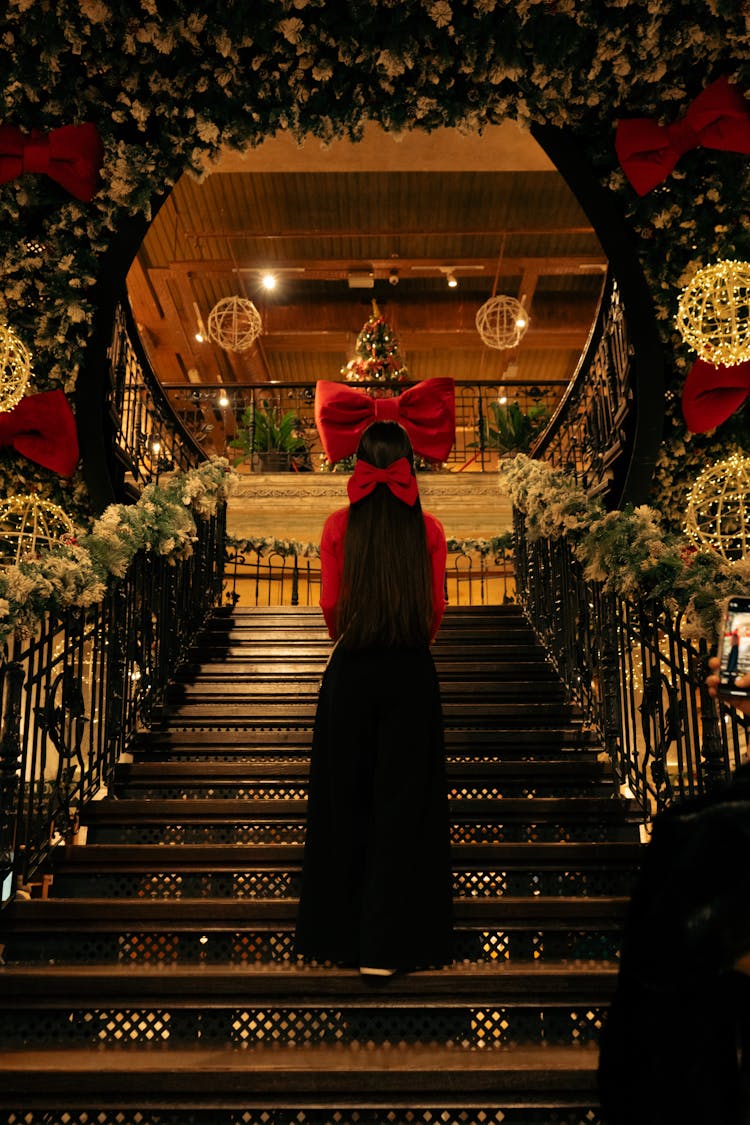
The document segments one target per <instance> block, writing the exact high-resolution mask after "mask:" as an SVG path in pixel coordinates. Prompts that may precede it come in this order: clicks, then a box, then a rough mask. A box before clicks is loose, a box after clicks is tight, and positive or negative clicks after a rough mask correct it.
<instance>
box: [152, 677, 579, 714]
mask: <svg viewBox="0 0 750 1125" xmlns="http://www.w3.org/2000/svg"><path fill="white" fill-rule="evenodd" d="M319 690H320V677H317V678H315V679H313V678H308V679H300V678H299V677H295V678H292V677H290V678H289V679H288V680H273V679H266V680H264V681H253V682H250V681H247V680H245V681H237V682H234V681H232V682H230V683H227V682H225V681H223V682H220V683H210V682H209V683H200V684H198V683H190V684H185V683H182V684H173V685H171V687H170V688H169V692H168V696H167V698H168V701H169V704H170V706H172V707H176V706H180V707H184V706H186V705H190V706H195V705H198V706H203V705H205V706H211V707H219V708H221V709H222V710H223V709H224V708H226V707H228V706H232V705H233V704H236V703H237V702H238V701H242V705H243V706H245V707H246V706H247V705H248V702H252V705H253V707H255V705H256V703H260V704H263V703H264V702H265V703H280V702H283V704H284V705H286V704H287V703H288V702H289V701H302V700H307V699H312V700H315V701H317V698H318V692H319ZM440 694H441V696H442V700H443V706H444V707H445V705H446V704H450V702H452V701H456V700H464V699H466V697H469V698H470V700H471V701H472V703H473V702H474V700H476V699H479V700H481V702H482V703H483V704H486V703H488V702H492V701H497V702H505V701H506V700H507V699H508V698H510V699H516V700H527V701H533V702H534V704H535V705H536V703H537V702H538V701H540V700H543V701H544V702H550V701H552V700H560V701H564V700H565V694H564V691H563V687H562V685H561V684H560V683H559V682H558V681H557V680H553V679H545V680H541V681H537V680H536V679H533V680H522V679H519V678H518V674H516V679H515V680H510V679H509V680H507V681H502V680H497V681H480V680H458V681H455V682H448V683H446V682H445V681H443V682H442V683H441V689H440Z"/></svg>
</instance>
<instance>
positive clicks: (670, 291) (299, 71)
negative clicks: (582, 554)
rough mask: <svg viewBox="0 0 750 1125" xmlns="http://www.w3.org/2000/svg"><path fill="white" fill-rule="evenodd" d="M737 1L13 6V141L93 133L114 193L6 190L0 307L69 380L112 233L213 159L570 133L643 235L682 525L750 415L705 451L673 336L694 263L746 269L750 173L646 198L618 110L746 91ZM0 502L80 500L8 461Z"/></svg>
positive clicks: (36, 184) (38, 361) (674, 114)
mask: <svg viewBox="0 0 750 1125" xmlns="http://www.w3.org/2000/svg"><path fill="white" fill-rule="evenodd" d="M741 8H742V6H741V5H738V4H736V3H735V2H734V0H709V2H705V3H704V2H702V0H671V2H665V3H661V4H653V3H649V2H647V0H615V2H614V3H611V4H607V5H602V4H600V3H598V2H595V0H583V2H581V0H578V2H576V0H543V2H542V0H540V2H536V0H511V2H507V0H474V2H471V0H421V2H417V0H406V2H404V0H349V3H348V4H346V5H341V4H331V3H326V2H325V0H253V2H252V3H250V0H235V2H234V3H232V2H231V0H227V2H226V3H225V4H224V5H222V6H221V7H219V6H218V5H217V6H216V8H215V10H211V9H208V10H207V7H206V5H205V4H202V3H197V2H195V0H192V2H191V0H174V2H173V3H171V4H170V5H168V6H165V10H160V8H159V7H158V6H157V3H156V0H140V3H139V4H136V3H133V4H129V5H125V4H116V5H115V4H112V5H110V4H108V3H106V2H105V0H58V2H54V0H9V3H8V5H7V7H6V11H5V15H4V17H3V22H2V24H1V25H0V62H1V64H2V74H3V76H4V89H3V110H2V118H1V119H0V120H1V121H2V123H4V124H5V125H12V126H18V127H20V128H21V129H22V130H24V131H26V132H28V131H30V130H32V129H40V130H44V131H49V130H51V129H54V128H56V127H58V126H61V125H65V124H70V123H73V122H81V121H92V122H94V123H95V124H96V126H97V128H98V130H99V132H100V134H101V137H102V140H103V142H104V151H105V155H104V165H103V169H102V179H101V188H100V190H99V191H98V193H97V194H96V196H95V197H94V199H93V201H92V202H91V203H88V204H87V203H79V202H77V201H76V200H75V199H73V198H72V197H70V196H69V195H66V193H65V192H64V190H63V189H62V188H60V187H58V186H57V185H56V184H55V183H54V182H53V181H51V180H50V179H48V178H47V177H45V176H42V175H23V176H21V177H20V178H19V179H15V180H11V181H9V182H7V183H5V184H3V185H2V186H1V187H0V209H1V212H2V216H3V222H2V225H1V229H0V269H2V277H3V285H2V292H0V313H2V315H3V316H4V318H6V319H7V320H8V321H9V322H10V323H11V324H12V325H13V327H14V329H15V330H16V331H17V332H18V333H19V335H20V336H21V337H22V339H23V340H24V341H25V342H26V343H27V344H28V345H29V346H30V347H31V348H32V350H33V353H34V357H35V363H34V367H35V373H36V389H38V390H41V389H47V388H50V387H54V386H62V387H64V388H65V390H66V391H67V392H71V391H72V390H73V388H74V387H75V385H76V381H77V379H78V375H79V372H80V370H81V365H82V362H83V359H84V355H85V349H86V346H87V342H88V340H89V337H90V332H91V325H92V320H93V314H94V308H95V303H96V300H97V285H99V286H101V285H103V284H106V278H104V277H103V276H102V268H103V265H102V264H103V263H104V262H106V257H105V255H106V252H107V250H108V249H109V248H111V246H112V244H113V241H114V240H116V238H117V236H118V232H121V231H122V229H123V227H124V226H125V225H127V224H128V223H132V222H133V221H134V220H137V219H138V217H139V216H140V217H142V218H143V219H145V220H147V219H148V216H149V209H150V207H151V205H152V200H154V199H155V198H159V197H162V196H163V195H164V193H165V192H167V191H168V190H169V188H170V187H171V186H172V185H173V184H174V183H175V182H176V180H177V178H178V177H179V176H180V175H181V174H182V173H183V172H184V171H185V170H189V171H190V170H192V171H193V172H195V173H196V174H200V170H201V169H202V168H203V167H204V165H205V162H206V160H207V159H210V157H211V155H212V154H214V153H215V152H216V151H217V149H218V148H219V146H220V145H230V146H238V147H244V146H247V145H253V144H257V143H259V142H260V141H261V140H262V139H264V138H265V137H268V136H270V135H273V134H274V133H276V132H278V131H279V130H289V131H291V132H292V133H293V134H294V135H295V136H298V137H302V136H305V135H310V134H312V135H314V136H316V137H319V138H320V139H321V141H323V142H325V141H326V140H329V139H331V138H333V137H337V136H346V135H348V136H349V137H351V138H353V139H356V138H357V136H358V135H359V133H360V131H361V129H362V127H363V124H364V123H365V122H366V121H368V120H372V121H376V122H378V123H379V124H380V125H382V126H383V127H384V128H386V129H388V130H391V131H399V132H402V131H405V130H409V129H421V130H432V129H434V128H436V127H438V126H454V127H458V128H460V129H464V130H469V131H481V129H482V128H483V126H485V125H487V124H491V123H496V122H498V121H500V120H502V119H503V118H506V117H509V118H513V119H516V120H518V121H520V122H522V123H527V124H530V123H534V124H539V125H543V124H548V125H550V124H551V125H556V126H562V127H565V128H566V129H568V130H569V131H570V134H571V136H573V137H574V138H575V139H576V141H577V143H578V144H579V145H580V146H581V147H582V148H583V149H584V150H585V152H586V155H587V157H588V159H589V160H590V162H591V164H592V166H593V167H594V168H595V170H596V174H597V176H598V177H599V179H600V181H601V183H602V184H603V185H605V186H606V188H607V190H609V191H611V193H612V195H613V198H614V199H615V200H616V201H617V205H618V207H619V208H620V210H621V211H622V213H623V215H624V216H625V217H626V218H627V220H628V221H629V222H630V224H631V225H632V228H633V231H634V238H635V239H636V240H637V247H638V254H639V257H640V260H641V264H642V267H643V270H644V272H645V275H646V277H647V279H648V282H649V285H650V287H651V291H652V294H653V298H654V302H655V305H656V308H657V315H658V317H659V319H660V323H661V326H662V335H663V342H664V345H665V348H666V352H667V361H668V366H669V391H668V398H669V400H670V416H669V421H668V430H667V433H666V435H665V442H664V446H663V449H662V453H661V455H660V464H659V470H658V480H657V489H656V495H655V502H656V503H657V504H658V505H660V506H661V507H662V509H663V510H664V511H665V513H666V514H667V515H668V516H672V517H674V518H678V516H679V513H680V511H681V510H682V508H683V496H684V491H685V488H686V486H687V483H688V482H689V480H690V479H691V477H692V476H693V475H694V472H695V466H698V465H700V464H702V463H703V461H704V460H705V458H706V457H707V456H710V455H712V453H713V450H714V448H719V447H720V448H721V450H722V452H726V449H727V446H728V445H732V444H747V443H748V439H747V437H745V436H743V435H744V432H745V430H746V429H747V425H746V422H747V417H746V412H742V411H741V412H740V413H738V414H737V415H735V416H734V418H733V419H732V420H731V422H729V423H726V424H725V425H724V426H723V427H722V428H721V431H720V432H718V433H717V434H716V435H713V436H709V437H702V438H692V439H691V438H690V437H689V435H687V434H686V431H685V428H684V425H683V423H682V420H681V416H680V412H679V402H678V399H679V389H680V386H681V382H682V380H683V379H684V376H685V373H686V370H687V367H688V366H689V364H690V362H691V360H692V357H691V356H690V355H689V354H688V353H687V352H686V350H685V348H684V347H683V346H682V345H681V343H680V342H679V340H678V338H677V336H676V334H675V332H674V330H673V325H672V319H673V314H674V309H675V305H676V299H677V295H678V292H679V288H680V286H681V285H682V284H684V282H685V281H686V279H687V277H688V276H689V275H690V274H691V272H692V271H693V270H694V269H695V267H696V266H697V265H700V264H705V263H706V262H709V261H712V260H714V259H716V258H717V257H736V258H747V257H748V256H750V209H749V208H748V170H749V169H750V163H749V162H748V158H746V157H743V156H740V155H737V154H733V153H722V152H712V151H708V150H704V149H699V150H696V151H694V152H690V153H688V154H687V155H685V156H684V157H683V159H682V160H681V161H680V163H679V165H678V168H677V170H676V171H675V172H674V173H673V174H672V176H671V177H670V178H669V180H668V181H666V182H665V183H664V184H663V185H661V186H660V187H658V188H656V189H655V190H654V191H652V192H651V193H650V194H649V195H647V196H645V197H644V198H642V199H640V198H638V197H637V196H636V194H635V193H634V191H633V190H632V188H631V187H630V185H629V184H628V183H627V181H626V179H625V177H624V175H623V173H622V172H621V170H620V169H619V166H618V163H617V159H616V156H615V151H614V129H615V122H616V119H617V117H618V116H631V115H634V114H635V115H637V114H645V115H648V116H652V117H656V118H658V119H660V120H666V121H673V120H675V119H676V118H678V117H680V116H681V115H682V113H683V112H684V109H685V107H686V105H687V104H688V102H689V100H690V99H691V98H692V97H694V96H695V95H696V94H697V93H698V92H699V91H700V90H701V89H702V88H703V87H704V86H705V85H706V84H707V83H708V82H709V81H710V80H711V79H712V78H715V77H717V76H718V75H720V74H722V73H726V74H728V75H729V76H730V77H731V78H732V79H733V80H735V81H737V82H738V83H739V84H740V85H741V87H742V88H743V89H750V40H749V37H748V25H747V18H746V16H744V15H743V13H742V10H741ZM0 457H1V458H2V460H1V463H0V471H1V472H2V475H3V477H4V480H2V481H0V487H2V490H3V491H14V490H16V489H17V488H19V487H23V486H25V485H29V484H36V485H37V486H38V487H40V488H41V490H42V491H43V492H44V493H45V494H47V495H49V496H50V497H51V498H53V499H55V500H57V501H58V502H60V503H62V504H63V506H65V507H67V508H68V509H69V510H78V511H79V512H82V511H85V509H86V494H85V488H84V486H83V484H82V481H81V479H80V478H75V479H74V481H73V482H72V483H71V484H69V485H66V484H62V483H60V482H59V481H57V480H54V479H50V478H49V476H48V475H47V474H45V473H44V472H43V471H39V472H38V473H37V472H36V470H34V469H33V467H32V466H31V465H29V463H27V462H24V461H22V460H21V459H20V458H18V457H17V456H15V455H13V454H10V453H5V452H4V453H2V454H1V455H0Z"/></svg>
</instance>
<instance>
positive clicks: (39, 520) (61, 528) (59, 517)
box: [0, 494, 75, 566]
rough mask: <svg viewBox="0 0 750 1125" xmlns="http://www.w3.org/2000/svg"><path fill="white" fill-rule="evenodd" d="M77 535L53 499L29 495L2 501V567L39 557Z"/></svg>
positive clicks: (0, 545) (0, 560)
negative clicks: (43, 551)
mask: <svg viewBox="0 0 750 1125" xmlns="http://www.w3.org/2000/svg"><path fill="white" fill-rule="evenodd" d="M74 535H75V529H74V527H73V524H72V523H71V522H70V519H69V518H68V516H67V515H66V513H65V512H64V511H63V510H62V508H60V507H59V506H58V505H57V504H53V503H52V502H51V501H50V500H40V498H39V497H38V496H34V495H33V494H29V495H27V496H11V497H10V498H9V499H8V500H2V501H0V565H3V566H9V565H10V564H12V563H17V562H20V561H21V560H22V559H27V558H36V557H37V556H38V554H39V551H40V550H41V549H42V548H45V549H47V548H49V547H51V546H52V545H53V544H54V543H61V542H64V541H65V540H66V539H71V540H72V539H73V538H74Z"/></svg>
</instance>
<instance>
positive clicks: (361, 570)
mask: <svg viewBox="0 0 750 1125" xmlns="http://www.w3.org/2000/svg"><path fill="white" fill-rule="evenodd" d="M357 457H361V458H362V459H363V460H364V461H369V463H370V464H371V465H374V466H375V467H376V468H378V469H387V468H388V466H389V465H391V464H392V463H393V462H394V461H398V460H399V458H400V457H406V458H408V460H409V462H410V464H411V468H412V472H414V453H413V452H412V448H411V442H410V441H409V437H408V435H407V433H406V430H404V428H403V427H402V426H399V424H398V423H397V422H373V424H372V425H371V426H368V428H367V429H366V430H365V432H364V434H363V435H362V438H361V440H360V443H359V448H358V450H357ZM337 625H338V631H339V634H340V635H341V643H342V645H344V647H346V648H350V649H361V648H391V647H394V646H404V647H407V648H410V647H414V646H417V645H422V644H426V643H428V642H429V640H430V633H431V629H432V584H431V575H430V558H429V553H428V550H427V536H426V533H425V526H424V516H423V515H422V505H421V504H420V502H419V498H417V501H416V503H415V504H414V506H413V507H411V508H410V507H409V505H408V504H404V502H403V501H402V500H397V499H396V497H395V496H394V495H393V494H392V493H391V491H390V489H389V488H388V487H387V485H385V484H378V485H376V487H375V489H374V490H373V491H372V492H371V493H370V494H369V496H365V497H364V499H362V500H359V501H358V502H357V503H356V504H352V505H351V508H350V509H349V519H348V523H347V528H346V539H345V542H344V571H343V575H342V580H341V595H340V597H339V604H338V620H337Z"/></svg>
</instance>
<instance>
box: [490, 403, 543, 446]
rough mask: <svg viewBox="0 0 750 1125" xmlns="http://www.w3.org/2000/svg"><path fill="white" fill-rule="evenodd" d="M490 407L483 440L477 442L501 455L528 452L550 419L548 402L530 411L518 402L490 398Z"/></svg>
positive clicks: (533, 406)
mask: <svg viewBox="0 0 750 1125" xmlns="http://www.w3.org/2000/svg"><path fill="white" fill-rule="evenodd" d="M487 408H488V413H487V414H486V415H485V416H484V418H483V419H482V422H481V425H480V434H479V438H480V440H479V441H478V442H475V443H474V444H475V445H479V446H481V448H482V449H486V450H496V451H497V452H498V453H499V454H501V455H503V454H507V453H528V451H529V450H530V449H531V446H532V445H533V444H534V440H535V438H537V437H538V436H539V434H540V433H541V432H542V430H543V429H544V427H545V426H546V424H547V422H548V420H549V411H548V410H547V408H546V406H542V405H541V404H536V403H535V404H533V405H532V406H530V407H529V409H528V410H526V411H524V410H521V407H520V406H519V405H518V403H517V402H511V403H510V404H508V405H505V404H504V403H500V402H490V403H488V404H487Z"/></svg>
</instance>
